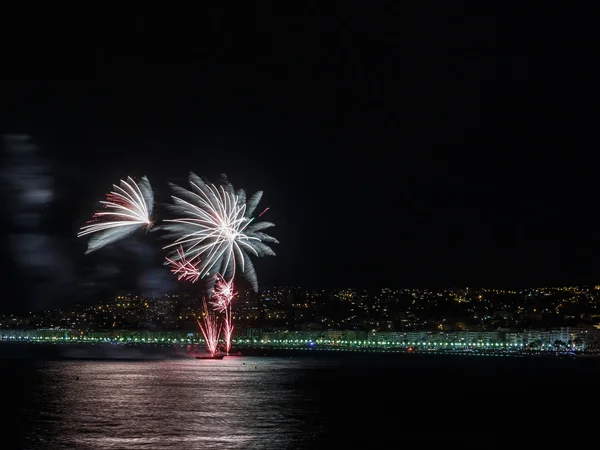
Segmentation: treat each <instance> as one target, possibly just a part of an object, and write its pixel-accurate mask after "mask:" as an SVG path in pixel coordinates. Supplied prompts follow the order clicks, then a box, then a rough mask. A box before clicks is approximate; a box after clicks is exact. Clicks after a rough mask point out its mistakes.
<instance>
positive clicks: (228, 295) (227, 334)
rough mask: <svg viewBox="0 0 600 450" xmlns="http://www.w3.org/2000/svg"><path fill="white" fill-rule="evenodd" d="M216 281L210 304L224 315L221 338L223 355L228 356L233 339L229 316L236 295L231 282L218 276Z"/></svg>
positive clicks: (231, 323) (230, 317)
mask: <svg viewBox="0 0 600 450" xmlns="http://www.w3.org/2000/svg"><path fill="white" fill-rule="evenodd" d="M217 279H218V281H217V285H216V287H215V289H214V291H213V296H212V298H213V299H214V301H213V302H211V303H212V305H213V308H214V309H215V311H218V312H221V313H225V317H224V323H223V338H224V341H225V353H227V354H228V355H229V352H230V351H231V339H232V337H233V328H234V327H233V321H232V319H233V318H232V316H231V302H232V300H233V299H234V297H235V296H236V295H237V293H236V292H235V290H234V288H233V280H230V281H229V282H227V281H225V279H224V278H223V277H222V276H220V275H217Z"/></svg>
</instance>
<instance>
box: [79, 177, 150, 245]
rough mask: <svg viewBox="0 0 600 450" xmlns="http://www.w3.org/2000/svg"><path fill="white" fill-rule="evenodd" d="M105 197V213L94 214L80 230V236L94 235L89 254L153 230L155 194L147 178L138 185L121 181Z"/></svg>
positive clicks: (102, 211)
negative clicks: (139, 231)
mask: <svg viewBox="0 0 600 450" xmlns="http://www.w3.org/2000/svg"><path fill="white" fill-rule="evenodd" d="M113 188H114V190H113V191H112V192H109V193H108V194H106V200H105V201H101V202H100V204H102V206H103V207H104V209H103V210H101V211H98V212H96V213H95V214H94V216H93V218H92V220H91V221H89V222H88V224H87V225H85V226H83V227H81V230H80V231H79V233H77V237H82V236H87V235H90V234H91V235H92V237H91V238H90V240H89V242H88V247H87V251H86V252H85V253H86V254H88V253H91V252H93V251H96V250H98V249H100V248H102V247H104V246H106V245H108V244H112V243H113V242H117V241H119V240H121V239H123V238H125V237H127V236H130V235H131V234H133V233H135V232H136V231H137V230H140V229H143V228H146V229H149V228H150V227H152V210H153V208H154V193H153V192H152V187H151V186H150V182H149V181H148V178H146V177H145V176H143V177H142V178H141V179H140V181H139V182H137V183H136V182H135V181H134V180H133V179H132V178H131V177H128V178H127V180H121V184H120V186H117V185H113Z"/></svg>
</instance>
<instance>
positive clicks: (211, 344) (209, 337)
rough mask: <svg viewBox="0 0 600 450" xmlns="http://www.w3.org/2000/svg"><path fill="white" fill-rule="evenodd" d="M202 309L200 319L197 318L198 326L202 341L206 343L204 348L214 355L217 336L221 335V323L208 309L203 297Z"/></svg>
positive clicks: (217, 343) (216, 346)
mask: <svg viewBox="0 0 600 450" xmlns="http://www.w3.org/2000/svg"><path fill="white" fill-rule="evenodd" d="M202 301H203V305H204V311H203V314H202V321H200V319H198V326H199V327H200V331H202V335H203V336H204V342H205V343H206V349H207V350H208V352H209V353H210V356H215V354H216V353H217V349H218V347H219V336H220V335H221V325H219V321H218V320H217V318H216V317H215V316H214V315H213V314H212V312H211V311H210V310H209V308H208V305H207V304H206V299H205V298H203V299H202Z"/></svg>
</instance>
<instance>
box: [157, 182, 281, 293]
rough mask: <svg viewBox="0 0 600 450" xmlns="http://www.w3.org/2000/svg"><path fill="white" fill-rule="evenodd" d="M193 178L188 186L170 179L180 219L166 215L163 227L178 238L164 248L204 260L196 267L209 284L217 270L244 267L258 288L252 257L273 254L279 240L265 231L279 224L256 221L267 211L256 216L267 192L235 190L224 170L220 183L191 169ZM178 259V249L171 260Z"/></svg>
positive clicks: (226, 274)
mask: <svg viewBox="0 0 600 450" xmlns="http://www.w3.org/2000/svg"><path fill="white" fill-rule="evenodd" d="M189 183H190V189H189V190H188V189H184V188H182V187H179V186H177V185H174V184H171V188H172V189H173V192H174V194H175V195H173V196H172V199H173V204H172V205H170V210H171V212H172V213H174V215H175V218H174V219H171V220H165V224H164V225H162V227H161V228H162V229H164V230H166V231H167V235H166V237H167V238H171V239H174V242H173V243H171V244H169V245H167V246H165V247H164V248H165V249H172V248H173V247H177V248H183V253H184V256H185V258H187V259H188V260H189V259H194V258H198V259H201V263H200V264H199V265H198V266H197V269H198V271H199V273H200V278H204V279H206V282H207V284H208V288H209V289H210V288H212V284H213V283H214V277H215V275H216V274H222V276H223V278H224V279H227V280H232V279H233V277H234V276H235V273H236V271H237V270H239V271H241V272H242V273H243V274H244V276H245V277H246V279H247V280H248V281H249V282H250V284H251V285H252V288H253V289H254V290H258V282H257V279H256V272H255V271H254V265H253V264H252V261H251V260H250V256H257V257H262V256H274V255H275V252H274V251H273V250H272V249H271V248H270V247H269V246H268V245H267V244H276V243H278V242H277V240H276V239H275V238H273V237H272V236H269V235H267V234H266V233H264V230H265V229H267V228H270V227H273V226H274V224H273V223H270V222H259V221H257V220H255V219H257V218H258V217H260V215H262V213H261V214H260V215H259V216H257V217H253V216H252V215H253V214H254V211H255V210H256V207H257V206H258V203H259V202H260V199H261V197H262V191H259V192H257V193H255V194H254V195H252V196H251V197H250V198H248V199H247V198H246V193H245V192H244V191H243V190H241V189H240V190H238V191H235V190H234V189H233V186H232V185H231V183H229V181H227V177H226V176H225V175H222V180H221V182H220V183H218V184H212V183H209V182H207V181H204V180H202V179H201V178H200V177H198V176H197V175H195V174H194V173H191V174H190V176H189ZM267 209H268V208H267ZM265 211H266V210H265ZM263 213H264V211H263ZM178 258H180V255H179V254H178V253H177V252H176V251H173V253H172V256H171V259H173V260H177V259H178Z"/></svg>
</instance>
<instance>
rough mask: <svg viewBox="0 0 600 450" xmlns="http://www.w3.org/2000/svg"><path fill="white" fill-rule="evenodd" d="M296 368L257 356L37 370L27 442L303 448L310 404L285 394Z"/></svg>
mask: <svg viewBox="0 0 600 450" xmlns="http://www.w3.org/2000/svg"><path fill="white" fill-rule="evenodd" d="M297 364H301V366H302V367H301V369H302V370H299V369H300V367H296V365H297ZM306 368H307V362H306V361H303V362H302V363H300V362H295V361H293V360H287V359H262V358H230V359H224V360H222V361H210V360H207V361H199V360H195V359H193V360H171V361H152V362H142V361H139V362H123V361H120V362H114V361H110V362H101V361H93V362H82V361H77V362H65V361H63V362H52V363H47V364H45V366H44V367H41V368H40V369H39V373H40V374H41V376H42V380H41V383H40V388H39V392H37V393H36V401H35V402H34V403H33V404H31V405H30V406H29V408H31V410H30V411H29V412H28V415H29V417H30V430H29V432H28V433H27V434H28V436H27V441H28V444H29V446H30V448H40V446H43V448H46V449H55V448H84V449H85V448H90V449H109V448H110V449H129V448H136V449H146V448H147V449H160V448H277V449H282V448H305V447H312V445H311V443H314V439H315V436H316V433H318V431H319V427H318V425H317V426H315V424H314V422H313V421H312V420H309V419H310V416H311V415H312V413H313V412H314V410H315V403H316V401H317V399H316V398H314V397H311V396H310V395H306V391H302V390H297V389H294V385H295V383H296V382H297V381H298V377H299V376H300V375H299V374H301V373H304V370H306ZM313 445H314V444H313Z"/></svg>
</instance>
